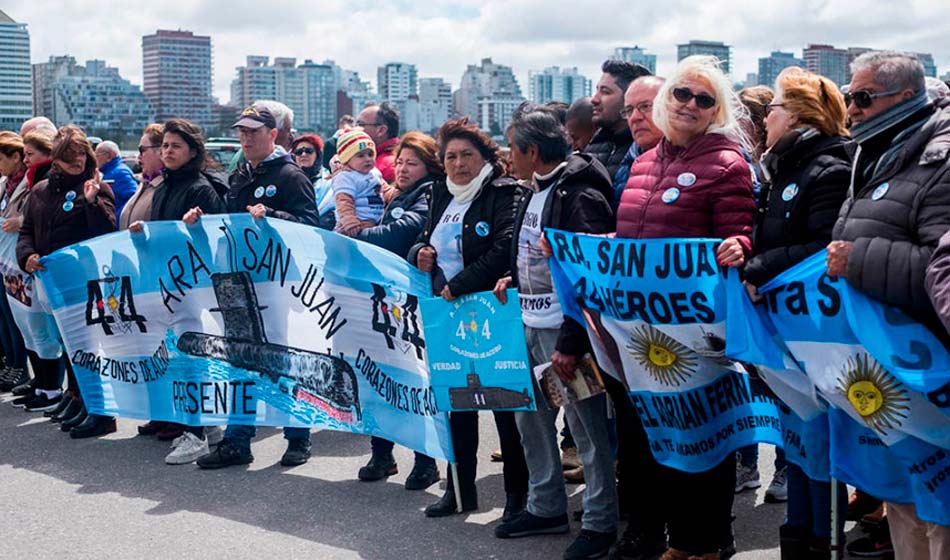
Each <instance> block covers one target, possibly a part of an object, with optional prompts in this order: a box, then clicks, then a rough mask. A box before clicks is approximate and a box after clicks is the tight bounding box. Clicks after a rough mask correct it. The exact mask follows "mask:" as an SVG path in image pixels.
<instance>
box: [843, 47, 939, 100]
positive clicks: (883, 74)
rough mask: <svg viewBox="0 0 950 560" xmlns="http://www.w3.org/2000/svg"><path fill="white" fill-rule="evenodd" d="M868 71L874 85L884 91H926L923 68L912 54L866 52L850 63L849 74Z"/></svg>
mask: <svg viewBox="0 0 950 560" xmlns="http://www.w3.org/2000/svg"><path fill="white" fill-rule="evenodd" d="M865 70H870V71H872V72H873V73H874V83H876V84H877V85H879V86H881V87H882V88H884V90H885V91H895V90H896V91H903V90H905V89H909V90H913V91H915V92H921V91H924V89H926V87H927V86H926V84H925V83H924V66H923V65H922V64H921V63H920V60H919V59H918V58H917V57H916V56H915V55H913V54H909V53H903V52H898V51H872V52H866V53H864V54H862V55H860V56H858V57H857V58H855V59H854V62H852V63H851V74H852V75H854V74H857V73H858V72H863V71H865Z"/></svg>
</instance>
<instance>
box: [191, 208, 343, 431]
mask: <svg viewBox="0 0 950 560" xmlns="http://www.w3.org/2000/svg"><path fill="white" fill-rule="evenodd" d="M221 229H222V230H224V232H225V234H226V236H227V238H228V242H229V244H232V245H231V247H232V251H231V256H232V258H233V256H234V251H233V238H232V237H231V234H230V231H229V230H228V229H227V228H226V227H223V226H222V228H221ZM235 265H236V263H234V261H233V260H232V270H234V269H235V268H236V266H235ZM211 282H212V285H213V287H214V295H215V299H216V300H217V302H218V307H216V308H213V309H211V311H212V312H216V313H221V315H222V317H223V319H224V336H218V335H213V334H206V333H200V332H186V333H184V334H182V335H181V337H180V338H179V339H178V349H179V350H181V351H182V352H185V353H186V354H189V355H191V356H198V357H202V358H213V359H216V360H222V361H225V362H228V363H230V364H232V365H234V366H236V367H239V368H243V369H246V370H249V371H253V372H256V373H259V374H260V375H262V376H264V377H267V378H268V379H270V380H271V381H273V382H274V383H276V384H277V385H278V387H279V388H280V390H281V391H283V392H286V393H289V394H290V395H291V396H292V397H293V398H294V399H295V400H297V401H303V402H305V403H307V404H309V405H311V406H313V407H315V408H317V409H319V410H321V411H323V412H325V413H326V414H327V415H328V416H330V417H332V418H335V419H336V420H339V421H341V422H345V423H353V422H354V421H357V422H358V421H360V420H361V419H362V410H361V407H360V400H359V386H358V385H357V380H356V374H355V373H354V372H353V368H352V367H350V364H349V363H347V362H346V360H344V359H342V358H340V357H337V356H333V355H331V354H323V353H320V352H312V351H310V350H303V349H300V348H293V347H290V346H284V345H281V344H274V343H271V342H268V341H267V335H266V332H265V330H264V319H263V317H262V316H261V310H262V309H266V306H265V307H262V306H261V305H260V304H259V303H258V299H257V293H256V292H255V290H254V282H253V281H252V279H251V275H250V273H248V272H246V271H239V272H217V273H214V274H212V275H211Z"/></svg>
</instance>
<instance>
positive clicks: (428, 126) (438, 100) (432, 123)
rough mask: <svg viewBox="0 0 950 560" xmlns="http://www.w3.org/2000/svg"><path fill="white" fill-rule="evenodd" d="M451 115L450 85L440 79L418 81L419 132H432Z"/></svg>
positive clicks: (421, 79)
mask: <svg viewBox="0 0 950 560" xmlns="http://www.w3.org/2000/svg"><path fill="white" fill-rule="evenodd" d="M451 115H452V84H450V83H448V82H446V81H445V80H443V79H442V78H420V79H419V130H421V131H423V132H433V131H435V130H436V129H438V128H439V127H440V126H442V123H444V122H445V121H447V120H449V117H450V116H451Z"/></svg>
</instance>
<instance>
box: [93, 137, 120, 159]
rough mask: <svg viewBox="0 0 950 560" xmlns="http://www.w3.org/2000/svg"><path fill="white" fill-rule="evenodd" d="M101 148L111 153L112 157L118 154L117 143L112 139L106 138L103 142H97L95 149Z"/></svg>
mask: <svg viewBox="0 0 950 560" xmlns="http://www.w3.org/2000/svg"><path fill="white" fill-rule="evenodd" d="M100 149H101V150H102V151H104V152H108V153H110V154H112V156H113V157H115V156H117V155H119V145H118V144H116V143H115V142H113V141H112V140H106V141H105V142H99V145H98V146H96V151H99V150H100Z"/></svg>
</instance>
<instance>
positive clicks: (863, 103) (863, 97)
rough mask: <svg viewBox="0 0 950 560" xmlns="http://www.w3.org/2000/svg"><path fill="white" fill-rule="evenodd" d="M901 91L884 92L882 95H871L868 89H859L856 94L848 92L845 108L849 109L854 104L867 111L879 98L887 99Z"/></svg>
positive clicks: (845, 97) (845, 95) (845, 96)
mask: <svg viewBox="0 0 950 560" xmlns="http://www.w3.org/2000/svg"><path fill="white" fill-rule="evenodd" d="M900 92H901V90H899V89H892V90H890V91H882V92H880V93H871V92H870V91H868V90H866V89H859V90H858V91H855V92H850V91H849V92H847V93H845V94H844V106H845V107H848V106H850V105H851V103H852V102H853V103H854V105H855V106H856V107H857V108H858V109H867V108H868V107H870V106H871V105H872V104H873V103H874V100H875V99H877V98H878V97H887V96H888V95H894V94H897V93H900Z"/></svg>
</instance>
